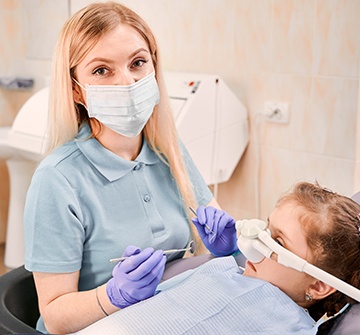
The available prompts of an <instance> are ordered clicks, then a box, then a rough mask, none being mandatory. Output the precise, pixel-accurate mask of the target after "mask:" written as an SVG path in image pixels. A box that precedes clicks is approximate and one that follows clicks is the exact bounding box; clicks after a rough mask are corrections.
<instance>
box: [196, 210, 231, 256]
mask: <svg viewBox="0 0 360 335" xmlns="http://www.w3.org/2000/svg"><path fill="white" fill-rule="evenodd" d="M196 214H197V218H194V219H191V220H192V222H193V223H194V225H195V226H196V229H197V230H198V232H199V235H200V237H201V239H202V241H203V242H204V244H205V246H206V248H207V249H208V250H209V251H210V252H211V253H212V254H213V255H214V256H227V255H231V254H233V253H234V252H236V251H238V247H237V237H236V229H235V220H234V219H233V218H232V217H231V216H230V215H229V214H228V213H226V212H224V211H222V210H220V209H217V208H214V207H211V206H209V207H204V206H200V207H199V208H198V209H197V210H196ZM206 226H207V227H208V228H209V229H208V228H207V227H206ZM210 230H211V231H212V232H213V233H212V232H211V231H210Z"/></svg>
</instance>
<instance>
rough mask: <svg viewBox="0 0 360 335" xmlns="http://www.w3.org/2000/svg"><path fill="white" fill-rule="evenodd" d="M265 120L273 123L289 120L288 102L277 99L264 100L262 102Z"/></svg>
mask: <svg viewBox="0 0 360 335" xmlns="http://www.w3.org/2000/svg"><path fill="white" fill-rule="evenodd" d="M264 115H265V116H266V120H267V121H269V122H275V123H288V122H289V104H288V103H285V102H278V101H266V102H265V104H264Z"/></svg>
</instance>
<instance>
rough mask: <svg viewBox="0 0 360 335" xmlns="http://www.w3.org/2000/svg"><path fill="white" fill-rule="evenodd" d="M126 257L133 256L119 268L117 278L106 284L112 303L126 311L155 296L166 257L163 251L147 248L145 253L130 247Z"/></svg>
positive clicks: (117, 265) (115, 270) (118, 265)
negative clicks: (127, 308) (126, 308)
mask: <svg viewBox="0 0 360 335" xmlns="http://www.w3.org/2000/svg"><path fill="white" fill-rule="evenodd" d="M123 256H131V257H129V258H127V259H125V260H124V261H122V262H120V263H118V264H116V265H115V266H114V269H113V271H112V275H113V277H112V278H111V279H110V280H109V281H108V282H107V284H106V293H107V295H108V297H109V299H110V301H111V303H112V304H113V305H114V306H116V307H118V308H125V307H128V306H130V305H133V304H135V303H137V302H139V301H141V300H145V299H147V298H150V297H151V296H153V295H154V293H155V290H156V287H157V286H158V284H159V283H160V280H161V278H162V276H163V273H164V269H165V262H166V257H165V255H163V251H162V250H156V251H155V252H154V249H153V248H146V249H144V250H143V251H141V250H140V249H139V248H137V247H135V246H128V247H127V248H126V249H125V251H124V254H123Z"/></svg>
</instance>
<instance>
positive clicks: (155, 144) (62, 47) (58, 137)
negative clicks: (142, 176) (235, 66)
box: [48, 1, 201, 245]
mask: <svg viewBox="0 0 360 335" xmlns="http://www.w3.org/2000/svg"><path fill="white" fill-rule="evenodd" d="M119 24H127V25H129V26H131V27H133V28H134V29H135V30H136V31H137V32H138V33H139V34H140V35H141V36H142V37H143V38H144V40H145V42H146V43H147V45H148V47H149V50H150V53H151V57H152V61H153V64H154V68H155V75H156V79H157V83H158V87H159V91H160V97H161V98H160V102H159V104H158V105H157V106H156V107H155V108H154V112H153V114H152V116H151V117H150V119H149V121H148V122H147V124H146V126H145V128H144V136H145V138H146V140H147V142H148V144H149V146H150V148H151V149H152V150H154V151H155V152H156V154H157V155H158V156H159V157H160V158H161V159H162V160H163V161H164V162H165V163H166V164H167V165H168V166H169V168H170V170H171V173H172V175H173V177H174V179H175V181H176V183H177V186H178V188H179V191H180V196H181V197H182V199H183V201H184V203H185V208H184V211H185V213H187V214H189V211H188V207H189V206H195V207H196V206H197V204H196V200H195V196H194V192H193V187H192V185H191V182H190V179H189V176H188V174H187V172H186V168H185V165H184V161H183V159H182V154H181V150H180V148H179V143H178V135H177V130H176V127H175V122H174V118H173V113H172V110H171V108H170V100H169V97H168V94H167V92H166V88H165V84H164V80H163V75H162V70H161V67H160V61H159V51H158V46H157V43H156V40H155V37H154V35H153V33H152V31H151V29H150V28H149V26H148V25H147V24H146V22H145V21H144V20H143V19H142V18H141V17H140V16H139V15H138V14H136V13H135V12H133V11H132V10H131V9H129V8H127V7H125V6H123V5H121V4H119V3H116V2H111V1H110V2H106V3H93V4H90V5H89V6H87V7H85V8H83V9H81V10H80V11H78V12H77V13H75V14H74V15H73V16H72V17H71V18H70V19H69V20H68V21H67V22H66V23H65V25H64V26H63V28H62V30H61V32H60V36H59V39H58V41H57V44H56V48H55V55H54V60H53V68H52V81H51V86H50V103H49V120H50V125H49V127H50V138H49V148H48V150H49V152H50V151H52V150H53V149H54V148H56V147H58V146H60V145H62V144H64V143H65V142H67V141H69V140H72V139H74V138H75V137H76V136H77V134H78V130H79V127H80V125H81V124H82V123H83V122H88V123H89V117H88V115H87V112H86V110H85V109H83V108H82V106H80V105H77V104H76V103H75V102H74V98H73V90H72V85H73V82H72V76H74V71H75V69H76V66H77V65H78V64H79V62H81V60H82V59H83V58H84V57H85V56H86V55H87V53H88V52H89V51H90V50H91V49H92V48H93V46H94V45H95V44H96V43H97V42H98V41H99V39H100V38H101V37H102V36H103V35H104V34H106V33H107V32H109V31H111V30H112V29H114V28H115V27H117V26H118V25H119ZM190 227H191V228H190V229H191V231H192V234H193V237H194V238H195V240H196V241H197V242H198V243H201V242H200V240H199V237H198V234H197V232H196V229H194V228H193V225H192V224H190ZM198 245H200V244H198Z"/></svg>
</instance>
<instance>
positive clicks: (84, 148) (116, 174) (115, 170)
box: [75, 123, 160, 181]
mask: <svg viewBox="0 0 360 335" xmlns="http://www.w3.org/2000/svg"><path fill="white" fill-rule="evenodd" d="M90 136H91V130H90V127H89V125H88V124H87V123H84V124H83V125H82V126H81V128H80V130H79V133H78V136H77V139H76V140H75V141H76V144H77V146H78V148H79V150H80V151H81V152H82V154H83V155H84V156H85V157H86V158H87V159H88V161H89V162H90V163H91V164H92V165H93V166H94V168H95V169H97V170H98V171H99V172H100V173H101V174H102V175H103V176H104V177H105V178H106V179H108V180H109V181H114V180H117V179H120V178H122V177H123V176H125V175H126V174H127V173H129V172H130V171H132V170H133V169H134V168H135V167H136V166H137V165H139V164H142V165H153V164H157V163H159V162H160V159H159V157H158V156H157V155H156V153H155V152H154V151H152V150H151V149H150V148H149V146H148V144H147V142H146V140H145V139H144V140H143V145H142V148H141V150H140V153H139V155H138V156H137V157H136V159H135V160H134V161H129V160H126V159H124V158H122V157H119V156H118V155H116V154H114V153H113V152H111V151H110V150H108V149H106V148H105V147H103V146H102V145H101V144H100V142H99V141H98V140H97V139H96V138H94V137H90Z"/></svg>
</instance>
